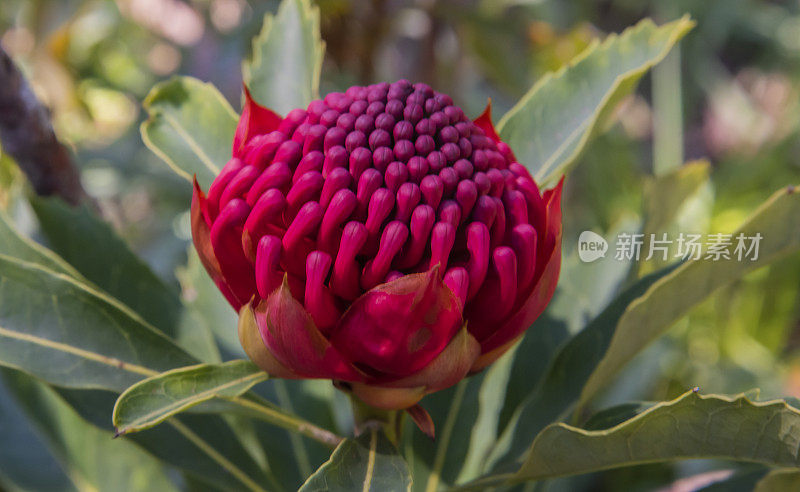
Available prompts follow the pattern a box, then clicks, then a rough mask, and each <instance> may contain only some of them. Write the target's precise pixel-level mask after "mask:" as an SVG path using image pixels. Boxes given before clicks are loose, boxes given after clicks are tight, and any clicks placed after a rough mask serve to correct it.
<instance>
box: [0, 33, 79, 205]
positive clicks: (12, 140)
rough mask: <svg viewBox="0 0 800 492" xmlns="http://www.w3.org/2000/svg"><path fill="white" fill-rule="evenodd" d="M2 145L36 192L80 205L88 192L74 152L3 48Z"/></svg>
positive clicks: (0, 51)
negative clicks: (58, 132)
mask: <svg viewBox="0 0 800 492" xmlns="http://www.w3.org/2000/svg"><path fill="white" fill-rule="evenodd" d="M0 144H2V147H3V152H5V153H7V154H9V155H10V156H11V157H13V158H14V160H15V161H16V162H17V164H18V165H19V167H20V169H22V171H23V172H24V173H25V175H26V176H27V177H28V180H29V181H30V182H31V185H33V189H34V191H36V193H37V194H39V195H43V196H50V195H56V196H59V197H61V198H62V199H64V200H65V201H66V202H67V203H70V204H72V205H77V204H78V203H80V202H81V201H83V200H84V199H86V197H87V195H86V192H85V191H84V189H83V186H81V181H80V175H79V173H78V170H77V169H76V168H75V166H74V165H73V164H72V159H71V158H70V153H69V151H68V150H67V148H66V147H64V146H63V145H62V144H61V143H60V142H59V141H58V139H57V138H56V135H55V133H54V132H53V126H52V125H51V123H50V115H49V113H48V111H47V109H45V108H44V107H43V106H42V105H41V103H39V101H38V100H37V99H36V95H35V94H34V93H33V90H31V87H30V86H29V85H28V83H27V82H26V81H25V78H24V77H23V76H22V73H20V71H19V68H17V66H16V65H15V64H14V62H13V61H12V60H11V57H10V56H8V54H6V52H5V51H4V50H3V48H2V47H0Z"/></svg>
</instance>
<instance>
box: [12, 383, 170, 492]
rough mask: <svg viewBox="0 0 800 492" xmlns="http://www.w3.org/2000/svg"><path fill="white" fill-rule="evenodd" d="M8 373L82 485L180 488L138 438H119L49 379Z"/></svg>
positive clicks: (28, 410) (71, 474) (75, 480)
mask: <svg viewBox="0 0 800 492" xmlns="http://www.w3.org/2000/svg"><path fill="white" fill-rule="evenodd" d="M2 379H3V382H4V383H5V385H6V387H7V388H8V389H9V390H10V393H11V394H12V395H14V396H15V397H16V398H17V400H18V401H20V402H22V404H23V405H24V410H25V412H26V413H27V415H28V416H29V418H30V419H31V420H32V421H33V422H34V423H35V425H36V426H37V429H38V430H39V431H40V433H41V435H42V436H43V438H44V439H45V440H46V441H47V442H48V444H49V445H50V446H51V448H52V449H54V451H55V453H56V455H57V456H58V457H59V460H60V461H61V463H63V466H64V468H65V470H66V472H67V474H68V475H69V477H70V479H71V480H72V481H73V483H75V485H76V486H77V487H78V488H79V489H84V490H85V489H95V490H114V489H123V490H130V491H142V492H144V491H150V490H163V491H165V492H169V491H175V490H178V489H177V487H175V485H174V484H173V483H172V482H171V481H170V480H169V478H168V476H167V474H166V469H165V467H164V466H163V464H162V463H161V462H160V461H159V460H157V459H156V458H154V457H153V456H151V455H149V454H148V453H145V452H144V451H142V449H140V448H139V447H138V446H136V445H135V444H133V443H132V442H125V441H121V442H119V443H117V442H115V441H113V440H112V437H113V434H112V433H110V432H107V431H102V430H100V429H98V428H96V427H94V426H92V425H91V424H89V423H87V422H86V421H85V420H83V419H82V418H81V417H80V416H79V415H78V414H76V413H75V411H74V410H73V409H71V408H70V407H69V406H68V405H67V404H66V403H64V402H63V400H61V399H60V398H59V397H58V396H57V395H56V394H55V392H54V391H53V390H51V389H50V388H48V387H47V386H46V385H44V384H42V383H40V382H36V381H34V380H33V379H31V378H27V377H25V376H24V375H23V374H21V373H18V372H11V371H4V372H3V378H2Z"/></svg>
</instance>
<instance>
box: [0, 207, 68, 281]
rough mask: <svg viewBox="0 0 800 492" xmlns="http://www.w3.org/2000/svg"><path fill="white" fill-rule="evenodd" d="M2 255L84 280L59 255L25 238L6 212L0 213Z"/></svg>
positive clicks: (0, 248) (0, 249) (0, 246)
mask: <svg viewBox="0 0 800 492" xmlns="http://www.w3.org/2000/svg"><path fill="white" fill-rule="evenodd" d="M0 255H6V256H11V257H13V258H19V259H20V260H23V261H27V262H30V263H36V264H39V265H42V266H43V267H45V268H48V269H50V270H52V271H54V272H58V273H64V274H66V275H69V276H71V277H75V278H77V279H81V278H82V277H81V274H80V273H78V271H77V270H75V269H74V268H73V267H72V266H70V264H69V263H67V262H66V261H64V260H63V259H62V258H60V257H59V256H58V255H56V254H54V253H53V252H52V251H50V250H49V249H47V248H45V247H43V246H41V245H40V244H38V243H36V242H34V241H32V240H30V239H29V238H27V237H25V236H23V235H22V234H21V233H20V232H19V231H18V230H17V229H16V228H15V227H14V225H13V224H12V222H11V219H10V218H9V217H8V216H7V215H6V214H5V213H4V212H0Z"/></svg>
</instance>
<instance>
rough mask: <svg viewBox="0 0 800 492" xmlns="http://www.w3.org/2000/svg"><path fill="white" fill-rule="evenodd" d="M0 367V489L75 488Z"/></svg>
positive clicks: (58, 489)
mask: <svg viewBox="0 0 800 492" xmlns="http://www.w3.org/2000/svg"><path fill="white" fill-rule="evenodd" d="M4 371H11V370H10V369H4V368H2V369H0V442H2V443H3V445H2V446H0V489H2V490H49V491H53V492H57V491H67V490H75V487H74V485H73V484H72V482H70V480H69V477H67V475H66V473H65V472H64V470H63V468H62V466H61V464H60V463H59V461H57V460H56V458H55V456H53V454H52V453H51V452H50V450H49V449H48V447H47V445H46V442H45V441H44V439H43V438H42V436H40V433H39V432H38V430H37V429H36V428H34V426H33V423H32V422H30V420H29V419H28V418H27V416H26V415H25V413H24V409H23V408H22V407H21V406H20V405H18V404H17V402H16V401H15V398H14V397H13V395H12V394H11V392H10V391H9V390H8V388H7V385H6V384H5V383H4V381H3V378H2V377H1V376H2V373H3V372H4Z"/></svg>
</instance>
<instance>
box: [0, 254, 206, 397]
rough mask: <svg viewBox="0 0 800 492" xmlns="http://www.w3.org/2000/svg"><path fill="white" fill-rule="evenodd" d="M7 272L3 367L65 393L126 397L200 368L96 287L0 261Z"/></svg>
mask: <svg viewBox="0 0 800 492" xmlns="http://www.w3.org/2000/svg"><path fill="white" fill-rule="evenodd" d="M0 266H1V267H2V272H3V282H2V284H0V340H2V343H0V365H4V366H8V367H13V368H19V369H22V370H24V371H26V372H29V373H31V374H34V375H36V376H37V377H40V378H42V379H44V380H46V381H49V382H51V383H54V384H58V385H60V386H66V387H71V388H92V389H107V390H113V391H123V390H125V389H126V388H127V387H129V386H130V385H132V384H133V383H135V382H137V381H138V380H139V379H141V378H142V377H147V376H153V375H155V374H157V373H159V372H162V371H165V370H169V369H171V368H173V367H175V366H180V365H189V364H191V363H192V362H193V360H192V358H191V357H190V356H189V355H188V354H186V353H185V352H183V351H182V350H181V349H179V348H178V347H177V346H176V345H175V344H174V343H172V342H171V341H170V340H169V339H168V338H166V337H165V336H164V335H162V334H161V333H159V332H157V331H156V330H154V329H153V328H152V327H150V326H149V325H147V324H145V322H144V321H142V319H141V318H140V317H139V316H138V315H136V314H134V313H132V312H131V311H130V310H129V309H128V308H126V307H125V306H123V305H121V304H120V303H119V302H118V301H116V300H114V299H111V298H109V297H108V296H107V295H105V294H103V293H101V292H98V291H96V290H94V289H92V288H91V287H88V286H86V285H83V284H80V283H78V282H77V281H76V280H74V279H72V278H70V277H67V276H65V275H63V274H58V273H54V272H51V271H49V270H46V269H44V268H43V267H41V266H38V265H35V264H32V263H27V262H23V261H20V260H16V259H13V258H10V257H7V256H0ZM120 340H126V343H125V344H121V343H119V341H120Z"/></svg>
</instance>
